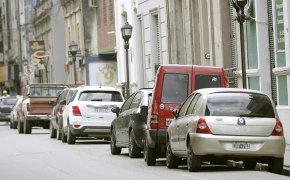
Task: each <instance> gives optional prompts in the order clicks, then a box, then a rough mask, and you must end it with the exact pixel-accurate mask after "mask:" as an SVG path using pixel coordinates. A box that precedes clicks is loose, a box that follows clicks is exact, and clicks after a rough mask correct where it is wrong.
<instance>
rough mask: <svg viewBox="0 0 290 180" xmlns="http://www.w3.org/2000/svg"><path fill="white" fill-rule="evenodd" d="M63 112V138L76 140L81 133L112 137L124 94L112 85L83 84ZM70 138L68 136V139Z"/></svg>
mask: <svg viewBox="0 0 290 180" xmlns="http://www.w3.org/2000/svg"><path fill="white" fill-rule="evenodd" d="M76 89H77V92H76V93H75V94H74V96H73V97H72V98H71V100H70V102H69V103H68V105H66V106H65V110H64V112H63V134H62V139H63V142H65V141H66V140H67V143H68V144H74V143H75V141H76V139H77V138H78V137H87V136H93V137H96V138H99V139H106V140H110V136H111V133H110V127H111V123H112V121H113V119H114V118H115V117H116V115H115V114H114V113H113V112H111V109H112V108H113V107H120V106H121V105H122V104H123V102H124V98H123V96H122V94H121V93H120V92H119V91H118V90H116V89H115V88H112V87H104V86H102V87H99V86H80V87H78V88H76ZM65 139H66V140H65Z"/></svg>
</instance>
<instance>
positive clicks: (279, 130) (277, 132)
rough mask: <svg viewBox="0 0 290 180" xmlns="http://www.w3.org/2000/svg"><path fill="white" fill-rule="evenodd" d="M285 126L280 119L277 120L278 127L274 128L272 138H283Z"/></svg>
mask: <svg viewBox="0 0 290 180" xmlns="http://www.w3.org/2000/svg"><path fill="white" fill-rule="evenodd" d="M283 134H284V133H283V126H282V123H281V121H280V120H279V119H276V125H275V127H274V130H273V132H272V136H283Z"/></svg>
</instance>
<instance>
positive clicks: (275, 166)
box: [268, 158, 284, 174]
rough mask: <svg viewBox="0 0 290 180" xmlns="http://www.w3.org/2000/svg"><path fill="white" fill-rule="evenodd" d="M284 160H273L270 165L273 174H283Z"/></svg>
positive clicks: (269, 168)
mask: <svg viewBox="0 0 290 180" xmlns="http://www.w3.org/2000/svg"><path fill="white" fill-rule="evenodd" d="M283 164H284V158H272V159H271V160H270V161H269V164H268V170H269V172H271V173H275V174H281V173H282V171H283Z"/></svg>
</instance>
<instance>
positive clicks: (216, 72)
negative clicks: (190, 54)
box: [144, 65, 227, 166]
mask: <svg viewBox="0 0 290 180" xmlns="http://www.w3.org/2000/svg"><path fill="white" fill-rule="evenodd" d="M226 86H227V82H226V77H225V73H224V70H223V69H222V68H218V67H208V66H195V65H162V66H160V67H159V69H158V71H157V75H156V79H155V86H154V89H153V93H152V103H151V105H150V106H149V113H148V118H147V128H146V138H145V147H144V160H145V161H146V162H147V165H149V166H151V165H155V163H156V158H160V157H165V152H166V130H167V127H168V126H169V124H170V122H171V121H172V120H173V118H174V116H173V115H172V110H174V109H178V108H179V107H180V106H181V104H182V103H183V101H184V100H185V99H186V98H187V96H188V95H189V94H190V93H191V92H193V91H194V90H196V89H200V88H207V87H226Z"/></svg>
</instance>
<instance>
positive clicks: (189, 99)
mask: <svg viewBox="0 0 290 180" xmlns="http://www.w3.org/2000/svg"><path fill="white" fill-rule="evenodd" d="M192 98H193V95H191V96H189V97H188V98H187V99H186V101H185V102H184V103H183V105H182V107H181V108H180V111H179V117H181V116H184V115H185V112H186V110H187V108H188V105H189V104H190V102H191V100H192Z"/></svg>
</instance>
